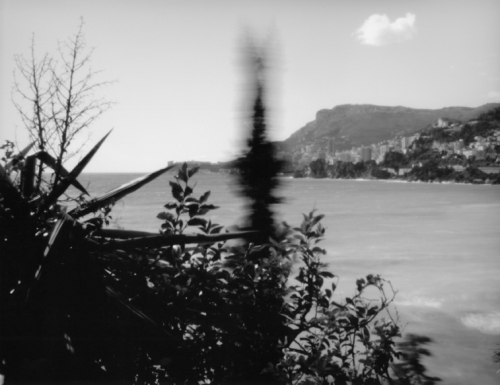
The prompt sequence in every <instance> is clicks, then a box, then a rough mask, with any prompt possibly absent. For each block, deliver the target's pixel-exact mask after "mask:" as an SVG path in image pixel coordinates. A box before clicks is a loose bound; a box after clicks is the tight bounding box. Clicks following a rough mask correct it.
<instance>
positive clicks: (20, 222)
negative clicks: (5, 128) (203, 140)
mask: <svg viewBox="0 0 500 385" xmlns="http://www.w3.org/2000/svg"><path fill="white" fill-rule="evenodd" d="M108 135H109V133H108V134H107V135H106V136H104V137H103V138H102V139H101V140H100V141H99V142H98V143H97V144H96V145H95V146H94V147H93V148H92V149H91V150H90V152H89V153H88V154H87V155H86V156H85V157H83V159H82V160H81V161H80V162H79V163H78V164H77V165H76V166H75V167H74V169H72V170H71V171H67V170H66V169H65V168H63V167H62V166H61V167H60V168H59V174H60V175H61V176H62V178H61V180H60V181H59V182H58V183H57V184H55V185H50V184H48V185H45V187H43V188H42V187H40V186H41V184H40V183H37V181H36V178H37V175H41V173H38V172H37V169H36V168H37V163H38V167H39V168H40V167H44V166H48V167H51V168H52V169H56V168H57V162H56V160H55V159H54V158H53V157H52V156H51V155H49V154H48V153H46V152H44V151H38V152H36V153H34V154H32V155H29V156H28V154H29V151H30V150H31V148H32V147H33V144H30V145H29V146H27V147H26V148H25V149H24V150H23V151H21V152H20V153H19V154H17V155H15V156H12V157H11V158H10V159H9V161H8V162H6V164H5V167H2V166H1V165H0V236H1V238H0V247H1V254H0V274H1V276H0V278H1V282H0V285H1V286H0V301H1V302H0V306H1V309H2V316H1V324H0V328H1V350H0V355H1V357H0V361H1V362H3V364H4V368H0V373H2V372H4V373H2V374H5V375H6V376H7V378H8V379H12V380H16V379H23V380H26V379H28V380H29V379H31V378H33V379H36V380H37V381H40V380H56V379H60V380H70V379H82V378H84V379H85V378H87V379H101V378H106V375H107V372H109V371H110V368H109V364H108V367H107V368H106V367H105V366H104V365H100V364H99V362H100V360H101V359H102V357H104V356H106V355H107V356H108V357H117V359H116V360H115V361H116V362H117V366H120V365H122V366H123V363H126V362H134V359H136V358H135V357H128V359H118V357H119V356H120V354H121V355H123V354H129V355H130V354H136V353H137V349H135V350H134V349H128V348H127V347H126V346H129V345H131V344H134V343H136V345H137V341H136V338H135V339H134V336H133V335H130V330H136V331H137V330H140V332H137V335H139V336H140V339H142V340H144V339H146V340H151V339H153V340H155V341H170V342H171V343H175V340H176V339H178V337H176V336H175V335H173V334H172V333H170V332H169V331H168V330H165V328H164V327H163V326H162V325H161V322H159V321H158V319H155V317H154V316H153V315H151V314H147V311H145V310H144V309H141V308H140V306H138V305H137V304H135V303H134V301H133V300H132V298H133V297H134V293H133V292H132V291H131V290H130V289H131V287H133V285H130V282H131V281H133V279H132V280H129V281H127V282H125V280H124V279H123V278H118V276H117V275H116V274H114V271H115V270H116V269H119V270H120V271H122V270H126V268H127V261H129V260H130V258H134V255H135V254H137V253H138V251H140V250H149V249H158V248H161V247H165V246H173V245H186V244H190V243H196V244H200V243H204V242H205V243H213V242H216V241H221V240H227V239H233V238H238V237H249V236H251V235H252V234H254V233H255V232H249V231H247V232H237V233H224V234H220V233H212V234H209V233H206V234H184V233H183V231H177V232H164V233H163V234H154V233H147V232H142V231H133V230H115V229H105V228H103V223H104V220H103V218H102V217H103V212H104V213H107V212H109V207H110V206H112V205H113V204H114V202H116V201H117V200H119V199H122V198H124V197H125V196H127V195H128V194H130V193H132V192H134V191H136V190H137V189H139V188H141V187H142V186H144V185H145V184H147V183H149V182H151V181H153V180H154V179H156V178H158V177H159V176H160V175H162V174H164V173H165V172H167V171H168V170H170V169H172V167H174V166H169V167H165V168H162V169H160V170H158V171H155V172H153V173H151V174H148V175H145V176H143V177H141V178H138V179H136V180H133V181H131V182H129V183H126V184H124V185H122V186H119V187H117V188H115V189H113V190H111V191H109V192H108V193H106V194H104V195H102V196H99V197H96V198H93V199H90V198H87V199H84V200H83V202H80V203H79V204H78V205H77V207H76V208H74V209H73V210H71V211H69V212H66V207H65V206H64V205H63V204H62V203H61V197H62V196H63V195H64V194H65V193H66V192H67V190H68V188H69V186H71V185H72V186H74V187H75V188H77V189H78V190H79V191H80V192H81V193H82V194H83V195H89V193H88V192H87V191H86V189H85V188H84V187H83V186H82V185H81V184H80V183H79V182H78V180H77V178H78V176H79V175H80V174H81V172H82V171H83V170H84V168H85V167H86V166H87V165H88V163H89V162H90V160H91V159H92V157H93V156H94V155H95V154H96V152H97V151H98V150H99V148H100V147H101V145H102V144H103V142H104V141H105V140H106V138H107V137H108ZM14 170H19V175H20V178H18V179H20V181H17V182H15V181H13V179H12V178H11V175H12V172H13V171H14ZM189 171H190V172H192V170H189ZM187 172H188V170H187V166H186V165H184V166H182V167H181V169H180V170H179V176H180V177H181V178H185V175H186V173H187ZM47 186H48V187H47ZM37 187H38V188H37ZM176 191H177V190H176ZM177 193H179V191H177ZM206 198H207V197H205V200H206ZM183 204H184V203H183ZM194 205H197V207H196V210H195V208H194ZM207 207H208V209H210V208H212V206H211V205H207V204H205V205H203V202H202V203H201V204H200V202H199V201H197V200H196V199H194V198H192V197H191V198H189V199H188V197H187V196H186V202H185V206H183V207H182V208H181V209H180V211H182V212H188V211H189V212H190V213H191V214H193V216H194V215H198V219H197V220H198V222H196V220H193V221H192V223H191V224H192V225H194V224H196V223H198V224H200V223H202V221H201V220H200V219H199V215H203V214H204V212H206V211H208V209H207ZM180 211H179V212H180ZM92 213H94V214H95V213H97V214H95V215H94V217H92V218H88V215H89V214H92ZM183 230H184V229H183ZM139 254H140V253H139ZM142 254H144V253H142ZM117 263H118V264H119V267H118V268H117V267H116V266H118V265H117ZM132 275H133V274H132ZM120 328H121V329H123V330H125V329H126V330H127V333H129V334H128V335H123V331H120V330H117V329H120ZM146 329H147V333H144V330H146ZM139 345H140V344H139ZM97 352H99V354H97ZM131 352H135V353H131ZM122 358H123V357H122ZM120 363H122V364H120ZM115 369H117V370H115V372H116V371H120V370H121V371H122V372H123V373H129V372H130V371H134V370H135V369H136V368H135V369H134V368H130V367H121V368H115ZM29 373H31V374H29ZM124 375H125V374H124Z"/></svg>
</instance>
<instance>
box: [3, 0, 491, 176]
mask: <svg viewBox="0 0 500 385" xmlns="http://www.w3.org/2000/svg"><path fill="white" fill-rule="evenodd" d="M499 17H500V1H498V0H467V1H464V0H432V1H431V0H427V1H426V0H421V1H404V0H393V1H384V0H380V1H379V0H369V1H364V0H358V1H350V0H345V1H344V0H330V1H319V0H309V1H304V0H287V1H278V0H266V1H261V0H212V1H206V0H203V1H194V0H192V1H190V0H184V1H169V0H141V1H138V0H86V1H81V0H76V1H75V0H0V143H3V142H4V141H5V140H6V139H8V140H12V141H16V143H17V144H18V146H19V147H21V148H22V147H24V146H25V145H27V144H28V136H27V134H26V129H25V128H24V126H23V123H22V120H21V118H20V116H19V114H18V112H17V111H16V109H15V107H14V105H13V103H12V97H13V96H12V87H13V82H14V75H13V74H14V71H15V69H16V66H15V61H14V57H15V55H23V56H24V57H29V55H30V45H31V41H32V37H33V36H34V41H35V52H36V56H37V57H38V58H41V57H42V56H43V55H44V54H45V53H48V54H49V55H52V56H53V57H54V58H57V47H58V42H63V41H66V40H67V39H68V38H69V37H71V36H73V35H74V34H75V33H76V32H77V31H78V27H79V24H80V19H81V18H83V21H84V25H83V33H84V35H85V41H86V44H87V46H86V47H87V49H88V50H87V51H86V52H90V50H91V49H94V51H93V52H92V56H91V58H92V61H91V67H92V69H93V70H99V71H101V72H99V73H98V75H96V77H95V81H96V82H102V81H110V82H112V83H111V84H109V85H108V86H106V87H103V88H101V89H100V91H99V92H97V93H96V95H95V97H96V98H98V97H103V98H105V99H106V100H108V101H110V102H113V106H112V108H111V109H110V110H108V111H107V112H106V113H105V114H103V115H102V116H101V117H100V118H99V119H98V120H96V121H95V122H94V123H93V124H92V126H91V128H90V130H89V134H90V139H89V142H88V144H87V147H86V148H87V149H89V146H90V143H95V142H97V141H98V140H99V139H100V138H101V137H102V136H104V135H105V134H106V133H107V132H108V131H109V130H110V129H113V132H112V134H111V135H110V136H109V138H108V139H107V140H106V142H105V143H104V145H103V146H102V147H101V150H100V151H99V152H98V154H97V155H96V156H95V157H94V159H93V160H92V162H91V163H90V164H89V166H88V167H87V169H86V171H87V172H149V171H153V170H156V169H159V168H162V167H164V166H165V165H166V164H167V162H168V161H170V160H173V161H176V162H179V161H185V160H198V161H211V162H217V161H227V160H230V159H232V158H234V157H235V156H237V155H239V154H241V152H242V151H243V143H244V136H245V134H246V131H245V127H246V126H247V124H248V119H247V118H248V111H249V108H250V104H251V103H250V99H251V98H250V96H249V95H250V92H249V86H248V73H247V71H246V70H245V66H244V58H245V47H248V40H249V39H251V40H252V41H253V42H254V44H256V45H260V46H262V47H265V52H266V53H267V64H268V69H267V82H266V87H267V88H266V96H267V97H266V104H267V108H268V127H269V136H270V139H271V140H284V139H286V138H288V137H289V136H290V135H291V134H292V133H293V132H295V131H296V130H298V129H299V128H301V127H302V126H304V125H305V124H306V123H308V122H310V121H312V120H314V119H315V115H316V112H317V111H318V110H320V109H325V108H328V109H330V108H333V107H335V106H337V105H342V104H365V103H366V104H375V105H384V106H398V105H401V106H406V107H412V108H430V109H438V108H443V107H448V106H467V107H477V106H480V105H483V104H486V103H493V102H500V48H499V47H500V23H498V19H499ZM25 89H26V90H27V88H25ZM85 138H87V136H85ZM82 140H83V137H82ZM77 160H78V159H76V158H74V159H73V160H72V161H70V162H68V164H67V165H66V166H67V168H68V169H71V167H72V166H74V164H75V162H76V161H77Z"/></svg>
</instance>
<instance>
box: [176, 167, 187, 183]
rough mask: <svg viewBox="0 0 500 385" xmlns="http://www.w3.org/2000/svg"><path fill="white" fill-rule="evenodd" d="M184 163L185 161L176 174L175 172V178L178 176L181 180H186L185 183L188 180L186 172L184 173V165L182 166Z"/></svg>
mask: <svg viewBox="0 0 500 385" xmlns="http://www.w3.org/2000/svg"><path fill="white" fill-rule="evenodd" d="M185 165H186V163H184V164H183V165H182V167H181V168H180V170H179V172H178V174H177V178H179V179H180V180H182V181H183V182H186V183H187V181H188V176H187V174H186V169H185V167H184V166H185Z"/></svg>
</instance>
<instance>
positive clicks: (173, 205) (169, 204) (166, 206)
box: [163, 202, 177, 210]
mask: <svg viewBox="0 0 500 385" xmlns="http://www.w3.org/2000/svg"><path fill="white" fill-rule="evenodd" d="M163 207H165V208H166V209H169V210H172V209H175V208H176V207H177V202H168V203H167V204H166V205H165V206H163Z"/></svg>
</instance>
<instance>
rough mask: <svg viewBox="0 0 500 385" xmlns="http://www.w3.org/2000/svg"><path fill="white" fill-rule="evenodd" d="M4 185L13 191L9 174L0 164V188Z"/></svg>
mask: <svg viewBox="0 0 500 385" xmlns="http://www.w3.org/2000/svg"><path fill="white" fill-rule="evenodd" d="M4 184H5V185H6V186H10V187H12V188H14V189H15V187H14V183H12V180H11V179H10V176H9V173H8V172H7V171H6V169H4V168H3V166H2V165H1V164H0V186H3V185H4ZM10 187H9V188H10Z"/></svg>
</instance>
